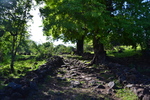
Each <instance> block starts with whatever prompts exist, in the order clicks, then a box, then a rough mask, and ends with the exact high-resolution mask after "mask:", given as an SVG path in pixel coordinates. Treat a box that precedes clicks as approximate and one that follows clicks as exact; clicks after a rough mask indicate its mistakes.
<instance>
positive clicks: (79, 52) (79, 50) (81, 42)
mask: <svg viewBox="0 0 150 100" xmlns="http://www.w3.org/2000/svg"><path fill="white" fill-rule="evenodd" d="M83 45H84V36H82V38H80V39H78V40H77V51H76V53H77V55H80V56H81V55H82V54H83V51H84V49H83Z"/></svg>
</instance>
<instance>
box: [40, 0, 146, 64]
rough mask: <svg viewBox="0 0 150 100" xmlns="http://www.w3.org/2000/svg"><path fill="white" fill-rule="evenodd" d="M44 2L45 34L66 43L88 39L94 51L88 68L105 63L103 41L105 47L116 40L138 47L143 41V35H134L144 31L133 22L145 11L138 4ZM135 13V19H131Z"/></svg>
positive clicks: (71, 0)
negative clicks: (65, 40) (67, 40)
mask: <svg viewBox="0 0 150 100" xmlns="http://www.w3.org/2000/svg"><path fill="white" fill-rule="evenodd" d="M44 1H45V3H46V6H45V7H44V8H43V9H42V10H41V14H42V16H43V19H44V20H43V24H44V32H45V33H46V34H51V35H52V36H54V37H57V38H60V37H61V36H63V37H65V38H67V39H69V40H72V39H76V38H77V37H79V38H81V37H82V36H85V37H86V38H89V39H91V40H92V41H93V49H94V58H93V60H92V62H91V64H93V63H95V64H99V63H103V62H105V60H106V52H105V50H104V43H106V40H107V41H108V42H107V43H109V42H110V41H114V40H115V41H116V40H117V41H118V42H121V44H125V45H136V43H141V42H140V41H139V40H138V39H139V38H142V36H143V35H142V34H143V32H142V34H141V33H139V32H138V33H136V30H138V29H139V27H140V29H141V30H143V29H142V28H141V26H139V25H138V24H137V22H138V23H139V22H140V23H143V22H141V21H139V20H138V21H137V20H136V19H138V18H141V16H142V15H140V14H139V13H138V12H141V11H142V10H147V8H143V7H142V6H140V5H141V4H142V5H144V4H143V2H142V1H141V0H132V1H131V0H126V1H122V0H94V1H92V0H57V1H53V0H51V1H46V0H44ZM139 7H140V8H139ZM137 8H138V10H137ZM134 13H136V14H137V15H134V16H133V14H134ZM133 26H134V27H133ZM84 30H86V32H85V31H84ZM135 34H136V35H135ZM141 35H142V36H141ZM68 37H69V38H68ZM70 38H71V39H70ZM126 40H129V41H126ZM141 40H143V38H142V39H141Z"/></svg>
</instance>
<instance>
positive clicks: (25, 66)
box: [0, 59, 46, 78]
mask: <svg viewBox="0 0 150 100" xmlns="http://www.w3.org/2000/svg"><path fill="white" fill-rule="evenodd" d="M44 63H46V61H45V60H43V61H36V60H35V59H29V60H21V61H15V63H14V69H15V72H14V73H13V74H10V64H9V63H7V64H5V63H3V64H1V65H0V66H1V67H0V75H1V76H3V77H5V78H10V77H13V78H19V77H21V76H24V75H25V73H26V72H28V71H32V70H35V69H37V68H38V66H39V65H42V64H44Z"/></svg>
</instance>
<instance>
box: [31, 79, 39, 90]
mask: <svg viewBox="0 0 150 100" xmlns="http://www.w3.org/2000/svg"><path fill="white" fill-rule="evenodd" d="M30 88H31V89H32V90H38V87H37V84H36V82H33V81H30Z"/></svg>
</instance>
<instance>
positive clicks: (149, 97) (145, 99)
mask: <svg viewBox="0 0 150 100" xmlns="http://www.w3.org/2000/svg"><path fill="white" fill-rule="evenodd" d="M142 100H150V94H146V95H144V97H143V98H142Z"/></svg>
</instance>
